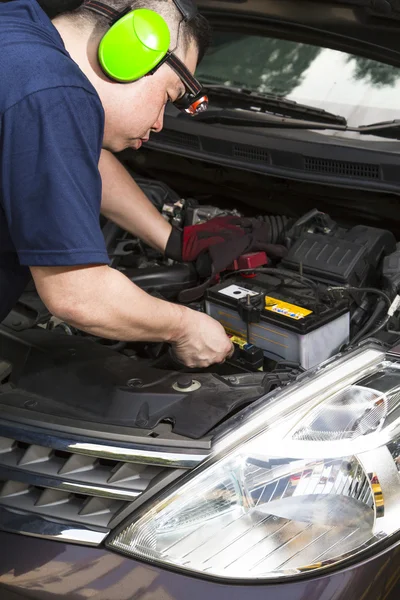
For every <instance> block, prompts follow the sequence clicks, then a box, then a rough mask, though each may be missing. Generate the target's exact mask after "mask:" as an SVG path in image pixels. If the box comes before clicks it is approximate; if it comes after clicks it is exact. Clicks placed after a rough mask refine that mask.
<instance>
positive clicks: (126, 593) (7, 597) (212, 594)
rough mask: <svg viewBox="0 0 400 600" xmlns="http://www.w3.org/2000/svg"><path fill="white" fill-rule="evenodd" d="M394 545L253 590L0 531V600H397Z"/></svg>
mask: <svg viewBox="0 0 400 600" xmlns="http://www.w3.org/2000/svg"><path fill="white" fill-rule="evenodd" d="M399 564H400V546H397V547H395V548H391V549H389V550H387V551H386V552H383V553H382V554H380V555H379V556H376V557H374V558H372V559H370V560H368V561H365V562H363V563H360V564H358V565H356V566H353V567H349V568H347V569H345V570H342V571H338V572H336V573H332V574H330V575H325V576H323V577H318V578H312V579H311V578H310V579H304V580H302V581H292V582H286V583H283V582H282V583H279V584H258V585H254V586H239V585H235V586H233V585H227V584H223V583H216V582H210V581H204V580H201V579H195V578H191V577H187V576H185V575H180V574H178V573H172V572H169V571H164V570H162V569H160V568H158V567H152V566H150V565H147V564H143V563H139V562H137V561H135V560H132V559H129V558H126V557H124V556H121V555H118V554H114V553H112V552H109V551H108V550H105V549H103V548H88V547H83V546H76V545H72V544H63V543H60V542H53V541H48V540H44V539H37V538H32V537H26V536H22V535H16V534H11V533H3V532H0V599H1V600H28V599H29V600H87V599H90V600H188V598H190V600H204V599H205V598H207V599H208V600H214V599H215V600H244V599H246V600H353V599H358V600H361V599H362V600H378V599H379V600H398V598H399V597H400V569H399V568H398V567H399Z"/></svg>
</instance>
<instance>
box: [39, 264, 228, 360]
mask: <svg viewBox="0 0 400 600" xmlns="http://www.w3.org/2000/svg"><path fill="white" fill-rule="evenodd" d="M31 272H32V275H33V278H34V280H35V284H36V288H37V290H38V293H39V295H40V297H41V299H42V300H43V302H44V303H45V305H46V306H47V308H48V309H49V311H50V312H51V313H52V314H53V315H54V316H56V317H58V318H60V319H61V320H62V321H66V322H67V323H69V324H70V325H73V326H74V327H76V328H77V329H80V330H82V331H86V332H87V333H90V334H92V335H95V336H98V337H104V338H108V339H112V340H120V341H126V342H129V341H147V342H169V343H170V344H172V347H173V348H174V350H175V354H176V356H177V358H178V359H179V360H180V361H181V362H183V363H184V364H185V365H187V366H188V367H208V366H209V365H212V364H213V363H215V362H222V361H223V360H224V359H225V358H226V357H227V356H228V355H229V354H230V353H231V352H232V349H233V348H232V344H231V342H230V341H229V339H228V337H227V335H226V333H225V331H224V330H223V328H222V327H221V325H220V324H219V323H218V322H217V321H214V319H211V318H210V317H208V316H207V315H204V314H202V313H198V312H196V311H193V310H190V309H189V308H186V307H184V306H179V305H177V304H171V303H170V302H165V301H164V300H159V299H158V298H154V297H153V296H149V295H148V294H146V293H145V292H144V291H143V290H141V289H140V288H138V287H137V286H136V285H134V284H133V283H132V282H131V281H130V280H129V279H128V278H127V277H125V275H122V273H119V272H118V271H116V270H114V269H110V268H109V267H107V266H105V265H102V266H94V265H93V266H89V265H88V266H77V267H31Z"/></svg>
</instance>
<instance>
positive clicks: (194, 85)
mask: <svg viewBox="0 0 400 600" xmlns="http://www.w3.org/2000/svg"><path fill="white" fill-rule="evenodd" d="M165 62H166V63H167V64H168V65H169V66H170V67H171V69H172V70H173V71H175V73H176V74H177V75H178V77H179V79H180V80H181V81H182V83H183V85H184V86H185V90H186V93H185V94H184V95H183V96H181V97H180V98H178V100H176V101H175V102H174V106H176V108H179V110H180V111H182V112H184V113H186V114H188V115H190V116H192V117H194V116H195V115H197V114H199V113H201V112H204V111H206V110H207V108H208V96H207V94H206V91H205V89H204V88H203V86H202V85H201V83H200V82H199V81H197V79H196V78H195V77H193V75H192V74H191V72H190V71H189V69H188V68H187V67H186V66H185V65H184V63H183V62H182V61H181V60H180V59H179V58H178V57H177V56H176V55H175V54H174V53H173V52H168V53H167V55H166V57H165Z"/></svg>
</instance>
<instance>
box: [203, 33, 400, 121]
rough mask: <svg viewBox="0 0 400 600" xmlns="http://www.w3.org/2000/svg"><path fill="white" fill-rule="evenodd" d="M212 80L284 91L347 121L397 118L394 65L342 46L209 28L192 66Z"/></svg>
mask: <svg viewBox="0 0 400 600" xmlns="http://www.w3.org/2000/svg"><path fill="white" fill-rule="evenodd" d="M197 74H198V77H199V79H200V80H202V81H203V82H204V83H205V84H206V83H218V84H223V85H230V86H235V87H240V88H247V89H250V90H252V91H255V92H258V93H272V94H277V95H280V96H286V97H288V98H289V99H291V100H295V101H297V102H300V103H303V104H309V105H311V106H316V107H317V108H323V109H324V110H327V111H329V112H333V113H335V114H338V115H342V116H344V117H345V118H346V119H347V121H348V123H349V125H354V126H356V125H362V124H367V123H373V122H377V121H383V120H392V119H397V118H400V112H399V107H398V98H399V95H400V69H398V68H396V67H392V66H389V65H384V64H382V63H379V62H377V61H374V60H370V59H367V58H362V57H358V56H353V55H350V54H347V53H345V52H339V51H336V50H330V49H327V48H320V47H316V46H312V45H309V44H300V43H297V42H291V41H288V40H278V39H272V38H266V37H261V36H252V35H238V34H235V33H232V32H230V33H228V32H215V37H214V44H213V46H212V48H211V49H210V50H209V52H208V53H207V55H206V56H205V58H204V60H203V62H202V63H201V65H200V66H199V68H198V71H197Z"/></svg>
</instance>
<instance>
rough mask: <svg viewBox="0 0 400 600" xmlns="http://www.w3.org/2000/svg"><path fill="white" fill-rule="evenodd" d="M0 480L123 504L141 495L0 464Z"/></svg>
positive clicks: (133, 491)
mask: <svg viewBox="0 0 400 600" xmlns="http://www.w3.org/2000/svg"><path fill="white" fill-rule="evenodd" d="M0 457H1V455H0ZM0 480H6V481H8V480H11V481H20V482H21V483H26V484H27V485H32V486H37V487H43V488H50V489H52V490H59V491H65V492H70V493H71V494H85V495H87V496H100V497H102V498H111V499H114V500H124V501H125V502H131V501H132V500H134V499H135V498H137V497H138V496H140V494H141V493H142V492H138V491H135V490H124V489H120V488H115V487H113V486H110V487H107V486H98V485H93V484H90V483H89V484H85V483H75V482H73V481H66V480H65V479H62V476H60V479H58V478H55V477H48V476H46V475H38V474H37V473H34V472H32V471H24V470H23V469H18V468H14V467H8V466H5V465H2V464H0ZM0 506H1V497H0Z"/></svg>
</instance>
